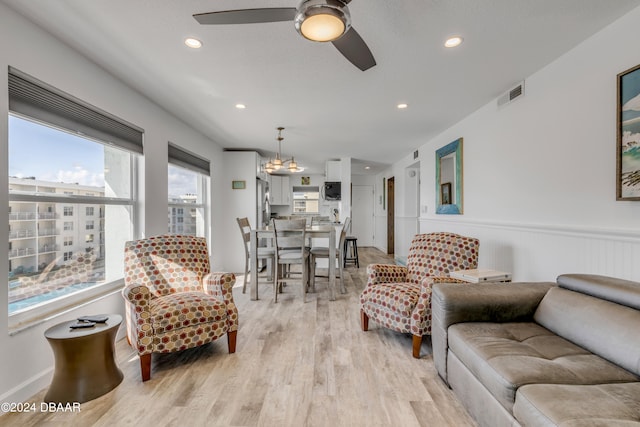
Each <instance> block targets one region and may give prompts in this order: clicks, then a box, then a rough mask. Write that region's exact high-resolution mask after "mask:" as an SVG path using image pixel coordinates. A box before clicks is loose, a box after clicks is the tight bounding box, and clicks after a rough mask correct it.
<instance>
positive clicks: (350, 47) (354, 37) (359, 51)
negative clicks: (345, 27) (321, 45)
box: [331, 27, 376, 71]
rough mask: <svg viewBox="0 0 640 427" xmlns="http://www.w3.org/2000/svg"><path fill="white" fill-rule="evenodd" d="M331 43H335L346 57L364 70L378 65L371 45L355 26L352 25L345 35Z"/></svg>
mask: <svg viewBox="0 0 640 427" xmlns="http://www.w3.org/2000/svg"><path fill="white" fill-rule="evenodd" d="M331 43H333V45H334V46H335V47H336V49H338V50H339V51H340V53H341V54H342V55H344V57H345V58H347V59H348V60H349V61H351V63H352V64H353V65H355V66H356V67H358V68H360V69H361V70H362V71H367V70H368V69H369V68H371V67H373V66H374V65H376V60H375V59H374V58H373V54H372V53H371V51H370V50H369V47H368V46H367V44H366V43H365V42H364V40H362V37H360V34H358V32H357V31H356V30H354V29H353V27H351V28H350V29H349V31H347V33H346V34H345V35H344V36H342V37H340V38H339V39H338V40H334V41H332V42H331Z"/></svg>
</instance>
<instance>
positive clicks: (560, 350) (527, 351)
mask: <svg viewBox="0 0 640 427" xmlns="http://www.w3.org/2000/svg"><path fill="white" fill-rule="evenodd" d="M449 347H450V350H451V351H452V352H453V353H454V354H455V355H456V356H457V357H458V359H460V361H461V362H462V363H463V364H464V365H465V366H466V367H467V369H469V370H470V371H471V373H473V375H474V376H475V377H476V378H478V380H480V382H482V383H483V384H484V386H485V387H486V388H487V389H488V390H489V392H491V393H492V394H493V395H494V396H495V397H496V399H497V400H498V401H499V402H500V403H501V404H502V405H503V406H504V407H505V408H506V409H507V410H509V411H511V410H512V407H513V402H514V400H515V394H516V391H517V390H518V388H519V387H520V386H522V385H525V384H538V383H542V384H547V383H548V384H602V383H614V382H633V381H638V380H639V378H638V377H637V376H635V375H633V374H632V373H630V372H628V371H626V370H624V369H622V368H620V367H618V366H616V365H614V364H612V363H610V362H608V361H606V360H605V359H603V358H601V357H599V356H596V355H594V354H591V353H589V352H588V351H586V350H584V349H582V348H580V347H578V346H577V345H575V344H573V343H571V342H569V341H567V340H565V339H564V338H562V337H559V336H557V335H555V334H554V333H552V332H551V331H549V330H548V329H545V328H543V327H542V326H540V325H537V324H536V323H532V322H519V323H458V324H455V325H452V326H451V327H449Z"/></svg>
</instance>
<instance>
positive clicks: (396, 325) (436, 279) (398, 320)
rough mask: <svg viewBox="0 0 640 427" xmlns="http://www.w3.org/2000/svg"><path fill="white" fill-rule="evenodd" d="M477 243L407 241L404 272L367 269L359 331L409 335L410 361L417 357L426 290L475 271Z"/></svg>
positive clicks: (426, 315) (442, 237) (442, 238)
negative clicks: (455, 273)
mask: <svg viewBox="0 0 640 427" xmlns="http://www.w3.org/2000/svg"><path fill="white" fill-rule="evenodd" d="M479 247H480V242H479V241H478V239H475V238H472V237H464V236H460V235H458V234H453V233H429V234H418V235H416V236H415V237H414V238H413V241H412V242H411V247H410V249H409V255H408V257H407V266H406V267H404V266H399V265H385V264H370V265H369V266H367V276H368V278H367V286H366V287H365V288H364V290H363V291H362V293H361V294H360V321H361V327H362V330H363V331H367V330H368V328H369V319H371V320H373V321H374V322H376V323H378V324H379V325H380V326H383V327H385V328H387V329H391V330H394V331H397V332H401V333H409V334H411V335H413V357H415V358H419V357H420V345H421V344H422V337H423V335H430V334H431V286H432V285H433V284H434V283H440V282H458V283H464V282H462V281H460V280H457V279H453V278H450V277H449V273H450V272H452V271H456V270H467V269H472V268H477V266H478V250H479Z"/></svg>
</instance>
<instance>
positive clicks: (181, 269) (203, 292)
mask: <svg viewBox="0 0 640 427" xmlns="http://www.w3.org/2000/svg"><path fill="white" fill-rule="evenodd" d="M124 270H125V273H124V281H125V288H124V289H123V290H122V296H123V297H124V299H125V304H126V319H127V338H128V340H129V344H130V345H131V346H132V347H134V348H135V349H136V350H137V351H138V355H139V356H140V370H141V373H142V381H147V380H148V379H149V378H151V354H152V353H169V352H173V351H181V350H185V349H187V348H192V347H197V346H200V345H203V344H207V343H209V342H211V341H214V340H216V339H218V338H220V337H222V336H223V335H225V334H226V335H227V341H228V347H229V353H234V352H235V350H236V334H237V331H238V310H237V308H236V305H235V303H234V301H233V293H232V288H233V285H234V283H235V280H236V279H235V276H234V275H233V274H232V273H211V272H210V264H209V253H208V250H207V243H206V240H205V239H204V238H201V237H193V236H179V235H162V236H156V237H150V238H147V239H142V240H135V241H130V242H127V243H126V244H125V258H124Z"/></svg>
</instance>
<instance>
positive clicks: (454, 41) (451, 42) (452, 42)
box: [444, 36, 463, 47]
mask: <svg viewBox="0 0 640 427" xmlns="http://www.w3.org/2000/svg"><path fill="white" fill-rule="evenodd" d="M462 40H463V39H462V37H460V36H455V37H450V38H448V39H447V41H445V42H444V47H456V46H460V43H462Z"/></svg>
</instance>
